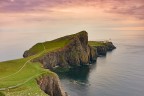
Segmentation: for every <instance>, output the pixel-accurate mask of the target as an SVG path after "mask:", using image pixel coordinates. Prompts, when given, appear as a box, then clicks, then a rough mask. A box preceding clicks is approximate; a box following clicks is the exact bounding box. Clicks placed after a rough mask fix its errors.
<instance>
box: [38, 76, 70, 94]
mask: <svg viewBox="0 0 144 96" xmlns="http://www.w3.org/2000/svg"><path fill="white" fill-rule="evenodd" d="M37 83H38V85H39V86H40V88H41V89H42V90H43V91H44V92H45V93H47V94H48V95H49V96H68V95H67V93H66V92H64V91H63V89H62V88H61V85H60V82H59V78H58V76H57V75H54V76H48V75H45V76H41V77H40V78H39V79H37Z"/></svg>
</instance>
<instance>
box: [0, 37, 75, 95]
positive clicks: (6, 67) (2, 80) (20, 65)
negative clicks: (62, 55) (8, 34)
mask: <svg viewBox="0 0 144 96" xmlns="http://www.w3.org/2000/svg"><path fill="white" fill-rule="evenodd" d="M73 36H74V35H69V36H64V37H61V38H58V39H55V40H52V41H46V42H43V43H37V44H36V45H34V46H33V47H32V48H30V50H28V52H29V53H31V54H32V55H31V56H29V57H27V58H21V59H16V60H10V61H5V62H0V71H1V72H0V96H1V95H6V96H47V94H46V93H44V92H43V91H41V89H40V88H39V86H38V85H37V82H36V78H39V77H41V76H42V75H51V76H52V75H55V74H54V73H53V72H51V71H50V70H48V69H43V68H42V65H41V64H40V63H39V62H32V60H33V59H35V58H38V57H39V56H42V55H44V54H45V53H48V52H51V51H54V50H56V49H59V48H63V47H64V46H65V45H66V44H68V43H69V42H70V40H71V38H73Z"/></svg>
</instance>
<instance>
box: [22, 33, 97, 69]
mask: <svg viewBox="0 0 144 96" xmlns="http://www.w3.org/2000/svg"><path fill="white" fill-rule="evenodd" d="M61 39H62V40H65V39H67V41H68V42H67V44H65V46H63V47H60V48H58V49H57V50H53V51H50V52H47V53H46V54H44V55H41V56H40V57H38V58H35V59H34V61H35V62H37V61H39V62H41V63H42V64H43V66H44V68H48V69H53V68H55V67H58V66H59V67H63V68H69V67H75V66H81V65H86V64H90V63H92V62H95V61H96V58H97V50H96V48H94V47H91V46H89V45H88V34H87V32H86V31H82V32H79V33H77V34H74V35H70V36H67V38H66V37H65V38H63V37H62V38H60V39H59V40H61ZM57 41H58V40H57ZM30 51H31V50H28V51H26V52H25V53H24V57H27V56H28V55H29V56H30V54H31V53H28V52H30ZM27 54H28V55H27Z"/></svg>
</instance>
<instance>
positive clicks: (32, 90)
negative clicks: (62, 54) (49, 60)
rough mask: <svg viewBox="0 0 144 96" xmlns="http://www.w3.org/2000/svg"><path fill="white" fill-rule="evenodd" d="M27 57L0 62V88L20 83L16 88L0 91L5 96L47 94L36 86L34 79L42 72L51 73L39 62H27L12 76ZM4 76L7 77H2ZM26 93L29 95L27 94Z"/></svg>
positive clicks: (41, 95)
mask: <svg viewBox="0 0 144 96" xmlns="http://www.w3.org/2000/svg"><path fill="white" fill-rule="evenodd" d="M31 58H32V57H31ZM29 59H30V57H29V58H23V59H18V60H11V61H6V62H1V63H0V69H1V72H0V89H1V88H8V87H11V86H15V85H17V84H20V85H19V86H17V87H16V88H12V89H10V90H8V89H7V90H5V91H1V92H2V93H4V94H5V95H6V96H36V94H37V95H38V96H47V95H46V94H45V93H44V92H43V91H41V89H40V88H39V87H38V85H37V83H36V80H35V79H36V78H38V77H39V76H41V75H42V74H48V75H49V74H53V73H52V72H51V71H49V70H47V69H43V68H41V64H40V63H38V62H37V63H33V62H28V63H26V65H25V67H24V68H23V69H22V70H21V71H19V72H18V73H17V74H15V75H14V76H13V75H12V74H13V73H15V72H17V70H19V69H20V68H21V67H22V66H23V65H24V63H25V62H27V60H29ZM5 76H9V77H6V78H3V77H5ZM1 78H2V79H1ZM28 93H29V94H31V95H28ZM20 94H21V95H20Z"/></svg>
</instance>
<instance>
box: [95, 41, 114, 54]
mask: <svg viewBox="0 0 144 96" xmlns="http://www.w3.org/2000/svg"><path fill="white" fill-rule="evenodd" d="M93 47H94V48H96V50H97V53H98V55H106V53H107V52H108V51H112V50H113V49H115V48H116V47H115V46H114V45H113V43H112V42H105V43H104V45H102V46H93Z"/></svg>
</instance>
